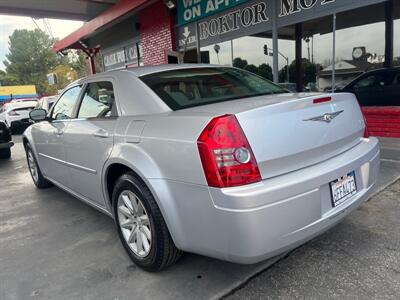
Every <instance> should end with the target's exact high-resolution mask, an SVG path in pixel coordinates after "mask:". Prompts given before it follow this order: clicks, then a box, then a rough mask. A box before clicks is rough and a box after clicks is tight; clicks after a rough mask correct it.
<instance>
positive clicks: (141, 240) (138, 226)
mask: <svg viewBox="0 0 400 300" xmlns="http://www.w3.org/2000/svg"><path fill="white" fill-rule="evenodd" d="M112 201H113V209H114V215H115V221H116V225H117V230H118V235H119V238H120V240H121V242H122V245H123V246H124V248H125V250H126V252H127V253H128V255H129V256H130V258H131V259H132V260H133V262H134V263H135V264H136V265H138V266H139V267H141V268H143V269H145V270H146V271H150V272H157V271H160V270H162V269H164V268H166V267H167V266H169V265H171V264H173V263H174V262H176V261H177V260H178V259H179V258H180V256H181V254H182V252H181V251H180V250H178V249H177V248H176V246H175V244H174V242H173V241H172V238H171V235H170V233H169V231H168V228H167V225H166V224H165V221H164V218H163V216H162V214H161V211H160V209H159V207H158V205H157V203H156V201H155V200H154V197H153V195H152V194H151V192H150V190H149V189H148V188H147V186H146V185H145V184H144V183H143V182H142V181H141V180H139V179H138V178H137V177H136V176H135V174H134V173H132V172H128V173H126V174H124V175H122V176H121V177H120V178H119V179H118V180H117V183H116V185H115V188H114V191H113V196H112Z"/></svg>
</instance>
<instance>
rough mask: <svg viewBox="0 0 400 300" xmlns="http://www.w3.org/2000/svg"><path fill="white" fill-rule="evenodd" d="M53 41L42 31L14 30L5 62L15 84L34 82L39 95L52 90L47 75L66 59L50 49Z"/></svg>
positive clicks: (8, 73) (8, 74)
mask: <svg viewBox="0 0 400 300" xmlns="http://www.w3.org/2000/svg"><path fill="white" fill-rule="evenodd" d="M54 42H55V40H54V39H52V38H50V37H49V36H48V35H47V34H46V33H45V32H43V31H41V30H39V29H35V30H26V29H22V30H18V29H17V30H15V31H14V32H13V34H12V35H11V36H10V39H9V42H8V46H9V48H8V50H9V52H8V54H7V55H6V60H4V65H5V66H6V72H7V76H10V77H12V78H15V79H16V80H17V82H18V84H34V85H35V86H36V89H37V91H38V93H39V94H46V93H52V92H54V87H50V86H49V85H48V83H47V77H46V75H47V74H48V73H49V72H50V71H51V70H53V69H54V68H55V67H56V66H57V65H58V64H60V63H63V62H66V61H67V58H61V57H59V56H58V55H57V54H56V53H54V52H53V51H52V49H51V48H52V45H53V44H54Z"/></svg>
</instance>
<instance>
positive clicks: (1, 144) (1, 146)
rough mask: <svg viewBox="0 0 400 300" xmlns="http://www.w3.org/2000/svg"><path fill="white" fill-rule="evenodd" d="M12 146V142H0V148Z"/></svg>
mask: <svg viewBox="0 0 400 300" xmlns="http://www.w3.org/2000/svg"><path fill="white" fill-rule="evenodd" d="M12 146H14V142H7V143H1V142H0V149H7V148H11V147H12Z"/></svg>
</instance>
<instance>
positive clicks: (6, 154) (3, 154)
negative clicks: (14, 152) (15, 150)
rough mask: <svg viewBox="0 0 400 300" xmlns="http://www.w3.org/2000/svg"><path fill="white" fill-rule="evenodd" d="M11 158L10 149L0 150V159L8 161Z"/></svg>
mask: <svg viewBox="0 0 400 300" xmlns="http://www.w3.org/2000/svg"><path fill="white" fill-rule="evenodd" d="M10 157H11V149H10V148H6V149H0V159H9V158H10Z"/></svg>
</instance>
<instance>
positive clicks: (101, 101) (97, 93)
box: [78, 81, 116, 118]
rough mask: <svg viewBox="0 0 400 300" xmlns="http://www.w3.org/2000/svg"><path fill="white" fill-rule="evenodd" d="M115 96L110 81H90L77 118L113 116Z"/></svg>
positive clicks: (114, 112)
mask: <svg viewBox="0 0 400 300" xmlns="http://www.w3.org/2000/svg"><path fill="white" fill-rule="evenodd" d="M115 114H116V111H115V97H114V88H113V85H112V83H111V82H109V81H101V82H92V83H89V84H88V85H87V88H86V90H85V94H84V95H83V99H82V103H81V106H80V108H79V113H78V118H107V117H111V116H114V115H115Z"/></svg>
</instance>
